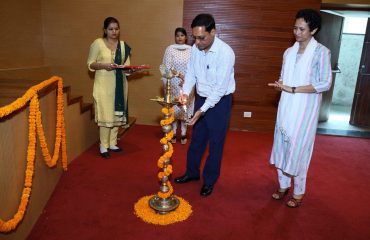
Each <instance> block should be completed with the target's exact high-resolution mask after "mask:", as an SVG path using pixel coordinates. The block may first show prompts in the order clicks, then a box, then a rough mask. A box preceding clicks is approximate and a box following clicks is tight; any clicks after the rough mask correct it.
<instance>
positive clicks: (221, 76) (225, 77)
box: [200, 48, 235, 112]
mask: <svg viewBox="0 0 370 240" xmlns="http://www.w3.org/2000/svg"><path fill="white" fill-rule="evenodd" d="M234 64H235V54H234V52H233V51H232V50H231V48H227V49H225V51H224V50H223V51H222V58H220V61H218V64H217V67H216V83H215V85H214V86H213V89H212V91H211V94H210V95H209V96H208V97H207V99H206V101H205V102H204V104H203V106H202V107H201V108H200V110H201V111H202V112H206V111H207V110H208V109H209V108H213V107H214V106H215V105H216V104H217V103H218V102H219V101H220V99H221V98H222V97H223V96H225V95H226V93H227V90H228V89H229V84H234V81H233V80H232V78H233V74H234Z"/></svg>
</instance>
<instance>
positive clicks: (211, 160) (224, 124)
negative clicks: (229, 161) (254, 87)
mask: <svg viewBox="0 0 370 240" xmlns="http://www.w3.org/2000/svg"><path fill="white" fill-rule="evenodd" d="M205 100H206V98H204V97H200V96H198V95H197V96H196V97H195V105H194V112H195V111H197V110H199V108H200V107H201V106H202V105H203V104H204V101H205ZM231 103H232V94H229V95H226V96H224V97H222V98H221V99H220V101H219V102H218V103H217V104H216V105H215V106H214V107H213V108H210V109H208V110H207V112H206V113H205V115H204V116H202V117H200V118H199V119H198V121H197V122H196V124H195V125H194V127H193V132H192V138H191V143H190V146H189V149H188V155H187V165H186V175H188V176H190V177H198V176H199V175H200V170H199V169H200V162H201V160H202V156H203V154H204V151H205V149H206V147H207V144H209V154H208V157H207V160H206V162H205V165H204V169H203V182H204V184H205V185H213V184H215V183H216V181H217V179H218V177H219V176H220V170H221V159H222V153H223V149H224V143H225V137H226V132H227V129H228V125H229V119H230V112H231Z"/></svg>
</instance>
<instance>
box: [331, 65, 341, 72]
mask: <svg viewBox="0 0 370 240" xmlns="http://www.w3.org/2000/svg"><path fill="white" fill-rule="evenodd" d="M331 72H332V73H341V72H342V71H341V70H340V67H339V65H338V63H336V64H335V68H334V69H332V70H331Z"/></svg>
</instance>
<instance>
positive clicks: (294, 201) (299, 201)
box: [286, 197, 303, 208]
mask: <svg viewBox="0 0 370 240" xmlns="http://www.w3.org/2000/svg"><path fill="white" fill-rule="evenodd" d="M302 200H303V198H301V199H297V198H294V197H291V198H290V199H289V201H288V202H286V205H287V206H288V207H290V208H297V207H299V206H300V205H301V204H302Z"/></svg>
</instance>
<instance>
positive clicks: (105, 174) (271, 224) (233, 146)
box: [28, 125, 370, 240]
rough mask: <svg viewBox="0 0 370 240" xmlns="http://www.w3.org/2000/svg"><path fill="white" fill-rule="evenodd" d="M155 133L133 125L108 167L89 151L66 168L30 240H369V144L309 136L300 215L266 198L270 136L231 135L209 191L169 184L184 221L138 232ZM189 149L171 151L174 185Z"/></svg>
mask: <svg viewBox="0 0 370 240" xmlns="http://www.w3.org/2000/svg"><path fill="white" fill-rule="evenodd" d="M161 136H162V134H161V130H160V127H153V126H142V125H136V126H134V127H132V129H131V130H130V131H129V132H128V133H127V134H126V135H125V137H124V138H123V139H122V140H121V142H120V146H122V147H123V148H124V149H125V150H124V152H123V153H116V154H114V153H112V158H111V159H110V160H103V159H102V158H100V157H99V156H98V147H97V145H94V146H92V147H91V148H90V149H89V150H87V151H86V152H85V153H84V154H82V155H81V156H79V157H78V158H77V159H75V160H74V161H73V163H72V164H71V165H70V166H69V170H68V172H66V173H65V174H64V175H63V176H62V178H61V180H60V182H59V184H58V186H57V188H56V189H55V192H54V193H53V195H52V197H51V199H50V200H49V202H48V205H47V206H46V208H45V211H44V213H43V214H42V215H41V217H40V218H39V221H38V222H37V224H36V225H35V227H34V229H33V231H32V232H31V234H30V236H29V238H28V239H29V240H32V239H35V240H41V239H45V240H46V239H47V240H53V239H60V240H67V239H68V240H73V239H78V240H84V239H99V240H101V239H135V240H136V239H139V240H141V239H186V240H188V239H189V240H193V239H199V240H200V239H202V240H204V239H212V240H214V239H227V240H232V239H315V240H316V239H364V240H365V239H370V204H369V203H370V185H369V183H370V139H360V138H347V137H331V136H330V137H329V136H317V138H316V143H315V150H314V155H313V159H312V161H311V167H310V171H309V176H308V186H307V195H306V197H305V199H304V202H303V204H302V206H301V207H300V208H298V209H290V208H288V207H286V206H285V204H284V202H279V201H275V200H272V199H271V194H272V192H273V191H274V190H275V188H276V187H277V184H276V180H275V177H276V176H275V169H274V168H272V167H270V166H269V164H268V159H269V155H270V151H271V145H272V138H273V136H272V134H264V133H249V132H236V131H231V132H229V134H228V137H227V142H226V146H225V152H224V158H223V166H222V174H221V177H220V179H219V181H218V183H217V185H215V189H214V192H213V194H212V195H211V196H209V197H207V198H202V197H200V195H199V190H200V188H201V185H202V183H201V181H200V182H191V183H187V184H185V185H174V187H175V193H176V194H177V195H179V196H181V197H183V198H184V199H186V200H187V201H189V202H190V204H191V205H192V207H193V215H192V216H191V217H190V218H189V219H188V220H187V221H185V222H181V223H176V224H173V225H168V226H155V225H150V224H146V223H144V222H143V221H142V220H140V219H139V218H137V217H136V216H135V215H134V213H133V205H134V203H135V202H136V201H137V200H138V199H139V198H140V197H142V196H144V195H150V194H153V193H155V192H156V191H157V190H158V183H157V177H156V173H157V167H156V162H157V158H158V157H159V156H160V153H161V145H160V143H159V139H160V137H161ZM187 146H188V145H185V146H184V145H180V144H175V153H174V157H173V158H172V160H173V163H174V176H178V175H181V174H182V173H183V172H184V169H185V156H186V148H187Z"/></svg>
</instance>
